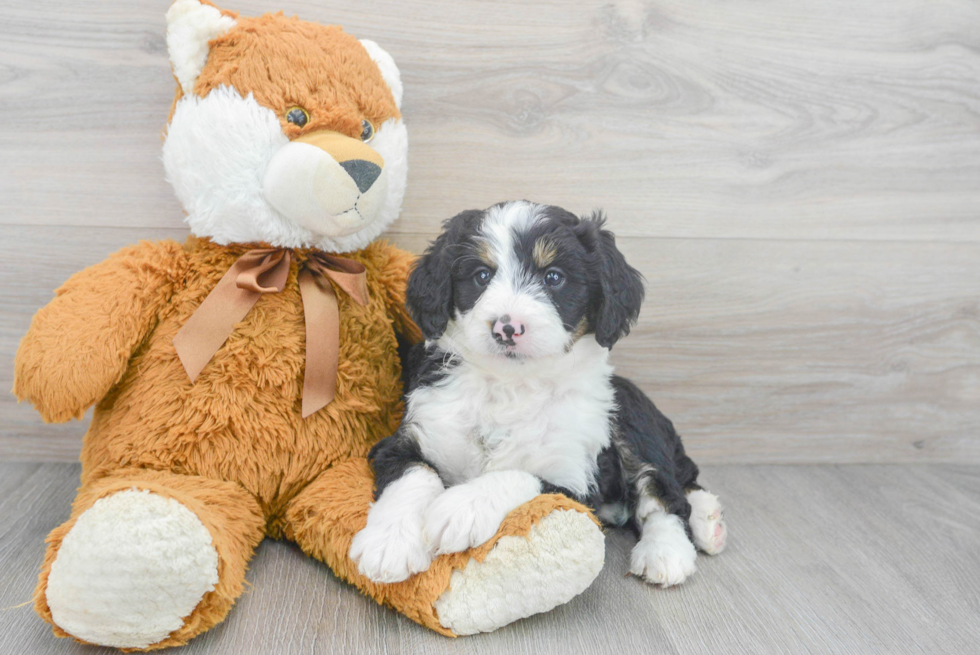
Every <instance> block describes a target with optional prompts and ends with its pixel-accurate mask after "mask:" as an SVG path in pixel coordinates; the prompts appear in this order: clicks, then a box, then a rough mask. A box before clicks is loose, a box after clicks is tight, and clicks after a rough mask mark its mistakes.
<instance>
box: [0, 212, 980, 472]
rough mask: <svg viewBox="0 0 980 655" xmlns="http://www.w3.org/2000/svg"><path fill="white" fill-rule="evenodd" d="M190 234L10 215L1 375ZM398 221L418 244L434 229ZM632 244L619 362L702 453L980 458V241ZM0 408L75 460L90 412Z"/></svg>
mask: <svg viewBox="0 0 980 655" xmlns="http://www.w3.org/2000/svg"><path fill="white" fill-rule="evenodd" d="M613 226H614V227H615V224H614V225H613ZM184 234H185V233H184V232H183V231H182V230H145V229H105V228H98V229H96V228H53V227H23V226H6V227H3V226H0V259H2V260H3V261H5V262H6V263H7V264H8V266H7V267H5V268H3V269H2V270H0V306H3V307H4V308H5V310H4V312H2V313H0V389H9V388H11V387H12V384H13V380H12V371H13V354H14V352H15V351H16V347H17V344H18V343H19V341H20V338H21V336H22V335H23V334H24V332H26V330H27V327H28V325H29V324H30V319H31V316H32V315H33V314H34V312H35V311H36V310H37V309H38V308H39V307H41V306H42V305H43V304H44V303H46V302H47V301H48V300H49V299H50V297H51V292H52V290H53V289H54V288H55V287H56V286H58V285H59V284H60V283H61V282H62V281H63V280H64V279H66V278H67V277H68V276H69V275H71V274H72V273H73V272H74V271H76V270H79V269H80V268H82V267H84V266H86V265H89V264H92V263H95V262H97V261H100V260H101V259H103V258H104V257H105V256H107V255H108V254H109V253H110V252H112V251H113V250H115V249H117V248H119V247H122V246H123V245H125V244H127V243H131V242H134V241H137V240H139V239H140V238H143V237H156V238H164V237H167V238H174V239H182V238H184ZM396 237H397V238H396V242H397V243H398V244H399V245H400V246H402V247H404V248H407V249H409V250H412V251H414V252H420V251H421V250H422V249H423V248H424V247H425V244H426V243H427V242H428V238H429V237H428V236H423V235H404V234H402V235H396ZM622 247H623V250H624V252H625V254H626V256H627V258H628V260H629V261H631V262H633V263H634V264H635V265H637V266H638V267H639V268H640V269H641V270H642V271H643V272H644V274H645V275H646V278H647V301H646V304H645V306H644V310H643V312H642V313H641V315H640V323H639V325H638V326H637V327H636V328H634V330H633V332H632V334H631V335H630V336H629V337H627V338H626V339H625V340H624V341H622V342H620V344H618V345H617V346H616V348H614V350H613V360H614V363H615V364H616V365H617V367H618V371H619V372H620V373H621V374H623V375H626V376H628V377H630V378H632V379H634V380H635V381H637V383H639V384H640V385H641V386H642V387H643V389H644V390H646V391H647V393H649V394H650V395H651V397H652V398H654V400H655V402H657V404H658V405H659V406H660V407H661V408H662V409H663V410H664V412H666V413H667V414H668V416H670V417H671V418H672V419H673V420H674V423H675V425H676V426H677V427H678V429H679V430H680V431H681V434H682V435H683V436H684V439H685V443H686V444H687V447H688V449H689V451H690V452H691V453H692V454H693V456H694V457H695V458H696V460H697V461H700V462H710V463H724V462H729V463H731V462H745V463H753V462H980V434H978V426H980V298H978V296H977V282H976V281H977V280H978V279H980V245H978V244H973V243H965V244H958V245H956V244H943V243H938V244H937V243H926V244H910V243H905V242H860V241H823V242H800V241H778V240H777V241H771V240H770V241H767V240H726V239H721V240H710V239H650V238H634V239H627V240H623V242H622ZM27 270H37V271H38V273H37V274H36V275H33V276H29V277H25V276H24V273H23V272H24V271H27ZM0 417H2V420H0V460H4V459H6V460H26V461H30V460H44V461H74V460H75V459H77V456H78V450H79V448H80V445H81V436H82V434H83V433H84V428H85V426H84V425H79V424H77V423H69V424H64V425H44V424H43V423H41V421H40V419H39V418H38V416H37V414H36V413H35V412H34V410H33V408H31V407H30V406H29V405H27V404H22V405H17V404H16V403H15V400H14V398H13V397H12V396H11V395H9V394H3V395H0Z"/></svg>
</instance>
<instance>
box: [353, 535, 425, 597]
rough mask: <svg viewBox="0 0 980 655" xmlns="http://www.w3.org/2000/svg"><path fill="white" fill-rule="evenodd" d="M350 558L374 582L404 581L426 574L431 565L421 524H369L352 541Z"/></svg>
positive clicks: (362, 573)
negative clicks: (416, 575) (419, 574)
mask: <svg viewBox="0 0 980 655" xmlns="http://www.w3.org/2000/svg"><path fill="white" fill-rule="evenodd" d="M350 558H351V559H352V560H354V561H355V562H357V570H358V571H360V572H361V575H363V576H365V577H366V578H368V579H369V580H371V581H372V582H385V583H392V582H401V581H402V580H407V579H408V578H410V577H412V576H413V575H415V574H416V573H421V572H422V571H427V570H428V569H429V565H430V564H431V563H432V555H431V554H430V552H429V547H428V546H427V545H426V543H425V541H424V539H423V537H422V523H421V521H412V522H407V523H401V524H395V525H388V526H379V525H370V524H369V525H368V526H367V527H366V528H364V529H363V530H361V531H360V532H358V533H357V535H355V537H354V541H353V542H351V547H350Z"/></svg>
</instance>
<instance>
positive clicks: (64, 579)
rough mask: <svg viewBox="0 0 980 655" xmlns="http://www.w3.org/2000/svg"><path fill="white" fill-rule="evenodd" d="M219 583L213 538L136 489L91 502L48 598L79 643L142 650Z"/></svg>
mask: <svg viewBox="0 0 980 655" xmlns="http://www.w3.org/2000/svg"><path fill="white" fill-rule="evenodd" d="M217 583H218V553H217V551H216V550H215V548H214V545H213V544H212V540H211V534H210V532H208V529H207V528H206V527H205V526H204V524H203V523H202V522H201V520H200V519H199V518H198V517H197V515H195V514H194V513H193V512H192V511H191V510H189V509H187V508H186V507H184V506H183V505H181V504H180V503H179V502H177V501H176V500H174V499H172V498H164V497H163V496H160V495H157V494H154V493H150V492H149V491H139V490H137V489H135V488H133V489H130V490H127V491H121V492H118V493H115V494H113V495H111V496H107V497H105V498H102V499H100V500H98V501H96V502H95V504H93V505H92V507H91V508H89V509H88V510H87V511H85V512H84V513H83V514H82V515H81V516H79V517H78V520H76V521H75V525H74V526H72V528H71V530H70V531H69V532H68V534H67V535H65V538H64V539H63V540H62V542H61V546H60V548H59V549H58V555H57V557H56V558H55V560H54V562H53V563H52V564H51V571H50V573H49V575H48V582H47V588H46V590H45V595H46V599H47V603H48V607H49V608H50V610H51V617H52V619H53V621H54V623H55V624H56V625H57V626H58V627H59V628H61V629H62V630H64V631H65V632H67V633H69V634H70V635H72V636H74V637H77V638H78V639H82V640H84V641H87V642H90V643H93V644H99V645H102V646H114V647H116V648H146V647H147V646H150V645H152V644H155V643H157V642H159V641H161V640H163V639H164V638H166V637H167V636H168V635H169V634H170V633H171V632H173V631H174V630H177V629H178V628H180V627H181V626H182V625H183V624H184V618H185V617H187V616H188V615H189V614H190V613H191V612H192V611H194V608H195V607H197V605H198V603H199V602H200V601H201V599H202V598H203V597H204V595H205V594H206V593H208V592H209V591H212V590H214V587H215V585H216V584H217Z"/></svg>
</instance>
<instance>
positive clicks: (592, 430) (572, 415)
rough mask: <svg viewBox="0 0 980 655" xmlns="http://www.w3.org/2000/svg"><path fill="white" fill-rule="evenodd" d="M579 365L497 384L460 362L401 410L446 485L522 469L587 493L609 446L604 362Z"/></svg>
mask: <svg viewBox="0 0 980 655" xmlns="http://www.w3.org/2000/svg"><path fill="white" fill-rule="evenodd" d="M579 364H580V366H577V367H569V368H568V369H567V370H562V371H559V372H557V373H556V374H552V375H547V374H543V373H542V372H541V371H536V370H534V369H529V372H528V375H527V376H523V377H522V376H509V377H507V378H503V379H502V378H501V377H498V376H494V375H488V374H487V373H486V372H484V371H481V370H480V369H479V368H477V367H475V366H469V365H468V364H466V363H463V364H461V365H460V366H459V367H458V368H457V369H456V370H454V371H453V372H452V374H451V375H450V376H449V378H448V379H447V380H444V381H443V382H442V383H440V384H439V385H437V386H434V387H429V388H423V389H419V390H417V391H416V392H415V393H413V395H412V398H411V399H410V403H409V411H410V413H411V414H412V418H413V422H415V423H416V425H418V426H419V427H420V428H421V430H420V434H419V439H420V444H421V446H422V450H423V453H424V455H425V457H426V459H428V460H429V461H431V462H432V463H433V464H435V465H436V467H437V468H439V471H440V473H441V474H442V475H443V476H444V477H445V478H446V479H447V481H448V482H450V483H452V484H458V483H461V482H465V481H467V480H470V479H472V478H474V477H477V476H479V475H480V474H482V473H485V472H487V471H502V470H522V471H527V472H529V473H533V474H534V475H537V476H538V477H540V478H542V479H543V480H546V481H548V482H551V483H552V484H555V485H559V486H562V487H565V488H567V489H569V490H571V491H573V492H576V493H578V494H580V495H583V496H584V495H587V494H588V492H589V489H590V487H592V486H593V483H594V479H595V472H596V458H597V457H598V455H599V452H600V451H601V450H602V449H603V448H605V447H606V446H608V445H609V430H610V427H609V426H610V413H611V411H612V406H613V390H612V386H611V383H610V378H609V374H610V372H611V369H610V367H609V366H608V365H607V364H606V362H605V357H601V358H596V359H595V360H591V359H590V360H589V361H585V362H579ZM545 373H547V372H545Z"/></svg>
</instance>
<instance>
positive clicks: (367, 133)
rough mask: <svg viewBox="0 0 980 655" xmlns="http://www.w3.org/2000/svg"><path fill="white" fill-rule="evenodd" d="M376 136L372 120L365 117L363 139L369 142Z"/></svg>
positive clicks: (362, 128) (362, 123)
mask: <svg viewBox="0 0 980 655" xmlns="http://www.w3.org/2000/svg"><path fill="white" fill-rule="evenodd" d="M373 138H374V125H371V121H369V120H367V119H364V120H362V121H361V141H364V142H368V141H370V140H371V139H373Z"/></svg>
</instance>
